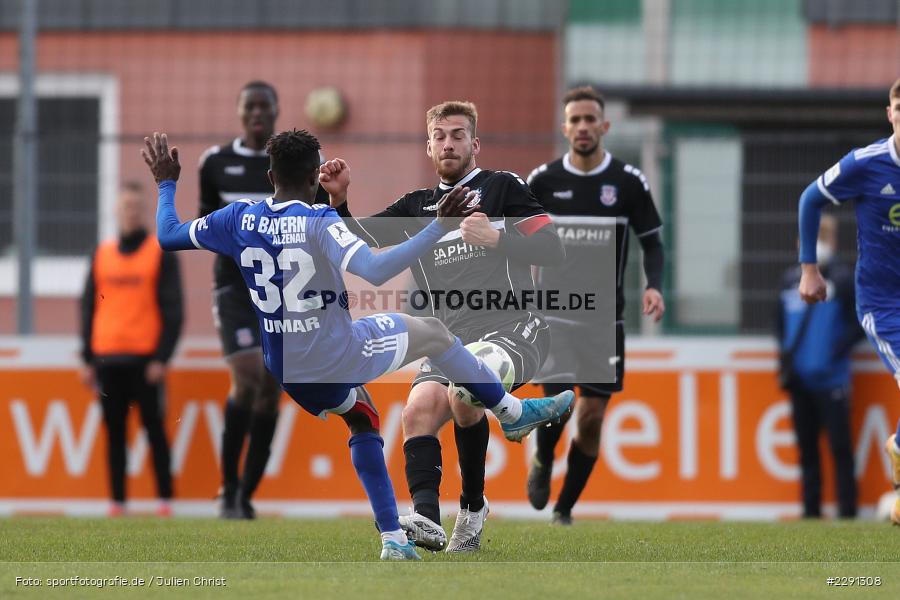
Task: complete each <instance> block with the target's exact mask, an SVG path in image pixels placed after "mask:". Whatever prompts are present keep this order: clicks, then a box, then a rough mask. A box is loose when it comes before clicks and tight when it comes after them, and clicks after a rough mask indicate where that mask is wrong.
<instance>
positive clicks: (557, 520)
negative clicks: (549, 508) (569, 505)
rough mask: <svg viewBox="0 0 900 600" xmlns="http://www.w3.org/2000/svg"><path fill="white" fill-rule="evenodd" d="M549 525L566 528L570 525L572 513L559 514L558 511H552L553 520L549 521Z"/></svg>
mask: <svg viewBox="0 0 900 600" xmlns="http://www.w3.org/2000/svg"><path fill="white" fill-rule="evenodd" d="M550 524H551V525H562V526H563V527H568V526H569V525H571V524H572V513H561V512H559V511H553V519H552V520H551V521H550Z"/></svg>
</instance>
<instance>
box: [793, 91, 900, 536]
mask: <svg viewBox="0 0 900 600" xmlns="http://www.w3.org/2000/svg"><path fill="white" fill-rule="evenodd" d="M888 99H889V104H888V107H887V117H888V121H890V123H891V127H892V128H893V131H894V135H892V136H891V137H889V138H886V139H882V140H878V141H877V142H875V143H874V144H871V145H869V146H866V147H865V148H858V149H855V150H852V151H851V152H849V153H848V154H847V155H846V156H844V157H843V158H842V159H841V160H840V161H839V162H838V163H837V164H835V165H834V166H833V167H831V168H830V169H828V170H827V171H826V172H825V173H824V174H823V175H821V176H819V178H818V179H816V180H815V181H814V182H813V183H811V184H810V185H809V187H807V188H806V190H804V192H803V194H802V195H801V196H800V263H801V265H800V266H801V269H802V275H801V277H800V288H799V291H800V296H801V297H802V298H803V300H804V301H806V302H808V303H810V304H813V303H815V302H818V301H820V300H824V299H825V297H826V293H827V291H826V286H825V280H824V279H823V278H822V274H821V273H820V272H819V269H818V267H817V266H816V239H817V235H818V230H819V218H820V216H821V212H822V207H823V206H825V205H826V204H828V203H829V202H833V203H834V204H842V203H844V202H846V201H847V200H855V201H856V202H855V203H854V206H855V208H856V226H857V229H858V231H857V236H856V239H857V245H858V256H857V261H856V314H857V318H858V319H859V321H860V323H861V324H862V326H863V329H864V330H865V331H866V335H867V336H868V337H869V340H870V341H871V342H872V345H874V346H875V350H876V351H877V352H878V355H879V356H881V360H882V361H884V364H885V365H886V366H887V368H888V370H889V371H890V372H891V373H893V374H894V378H895V379H896V380H897V382H898V384H900V358H898V354H900V79H898V80H897V81H895V82H894V84H893V85H892V86H891V89H890V92H889V93H888ZM898 441H900V422H898V424H897V432H896V433H895V434H893V435H891V436H890V437H889V438H888V440H887V443H886V444H885V450H886V451H887V453H888V455H889V456H890V458H891V465H892V479H893V484H894V489H895V490H898V492H900V446H898V443H897V442H898ZM891 522H892V523H893V524H894V525H900V498H898V499H897V500H896V501H895V502H894V506H893V508H892V509H891Z"/></svg>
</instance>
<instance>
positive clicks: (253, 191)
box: [200, 138, 328, 288]
mask: <svg viewBox="0 0 900 600" xmlns="http://www.w3.org/2000/svg"><path fill="white" fill-rule="evenodd" d="M268 170H269V155H268V154H266V151H265V150H253V149H250V148H247V147H246V146H244V145H243V143H242V142H241V139H240V138H235V139H234V140H232V141H231V142H229V143H227V144H223V145H221V146H212V147H211V148H208V149H207V150H206V152H204V153H203V155H202V156H201V157H200V216H201V217H204V216H206V215H208V214H209V213H211V212H213V211H214V210H218V209H220V208H224V207H226V206H228V205H229V204H231V203H232V202H235V201H237V200H242V199H245V198H247V199H250V200H265V199H266V198H268V197H269V196H271V195H272V191H273V190H272V184H271V183H270V182H269V177H268V176H267V175H266V172H267V171H268ZM316 202H317V203H321V204H328V193H327V192H325V190H323V189H322V188H319V191H318V193H317V195H316ZM214 281H215V284H214V285H215V287H216V288H222V287H225V286H228V285H240V286H243V285H244V279H243V277H241V271H240V269H239V268H238V266H237V264H235V262H234V261H233V260H231V259H230V258H228V257H226V256H222V255H216V259H215V267H214Z"/></svg>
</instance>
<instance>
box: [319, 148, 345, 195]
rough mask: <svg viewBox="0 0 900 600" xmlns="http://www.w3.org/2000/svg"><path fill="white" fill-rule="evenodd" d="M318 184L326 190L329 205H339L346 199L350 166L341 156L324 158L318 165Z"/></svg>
mask: <svg viewBox="0 0 900 600" xmlns="http://www.w3.org/2000/svg"><path fill="white" fill-rule="evenodd" d="M319 185H321V186H322V188H323V189H324V190H325V191H326V192H328V201H329V203H330V204H331V206H340V205H341V204H343V203H344V202H346V201H347V188H349V187H350V166H349V165H348V164H347V161H345V160H344V159H342V158H333V159H331V160H326V161H325V162H324V163H322V165H321V166H320V167H319Z"/></svg>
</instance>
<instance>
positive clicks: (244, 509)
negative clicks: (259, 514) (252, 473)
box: [237, 490, 256, 520]
mask: <svg viewBox="0 0 900 600" xmlns="http://www.w3.org/2000/svg"><path fill="white" fill-rule="evenodd" d="M237 513H238V516H237V518H238V519H248V520H252V519H255V518H256V509H255V508H253V504H252V503H251V502H250V497H249V496H246V495H244V493H243V491H240V490H239V491H238V494H237Z"/></svg>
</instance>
